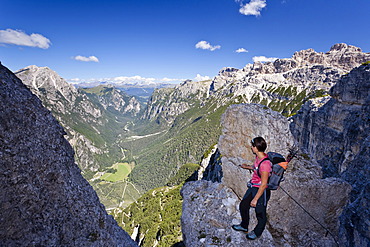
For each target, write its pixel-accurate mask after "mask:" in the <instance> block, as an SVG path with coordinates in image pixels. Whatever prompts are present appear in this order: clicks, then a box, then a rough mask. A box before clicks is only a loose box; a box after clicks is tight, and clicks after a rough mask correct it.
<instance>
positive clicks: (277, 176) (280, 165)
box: [257, 152, 288, 190]
mask: <svg viewBox="0 0 370 247" xmlns="http://www.w3.org/2000/svg"><path fill="white" fill-rule="evenodd" d="M266 160H269V161H270V162H271V168H272V169H271V173H270V176H269V180H268V183H267V189H269V190H276V189H277V188H279V185H280V182H281V181H284V177H283V176H284V172H285V170H286V169H287V168H288V161H286V160H285V158H284V156H282V155H281V154H279V153H275V152H268V153H267V158H265V159H263V160H261V162H260V163H259V164H258V168H257V174H258V176H259V177H261V174H260V171H259V168H260V165H261V163H262V162H264V161H266Z"/></svg>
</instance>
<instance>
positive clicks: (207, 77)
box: [194, 74, 211, 81]
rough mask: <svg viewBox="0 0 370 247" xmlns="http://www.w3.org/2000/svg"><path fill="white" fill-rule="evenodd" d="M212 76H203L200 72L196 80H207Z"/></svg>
mask: <svg viewBox="0 0 370 247" xmlns="http://www.w3.org/2000/svg"><path fill="white" fill-rule="evenodd" d="M210 79H211V78H210V77H209V76H201V75H200V74H197V76H196V77H195V78H194V81H207V80H210Z"/></svg>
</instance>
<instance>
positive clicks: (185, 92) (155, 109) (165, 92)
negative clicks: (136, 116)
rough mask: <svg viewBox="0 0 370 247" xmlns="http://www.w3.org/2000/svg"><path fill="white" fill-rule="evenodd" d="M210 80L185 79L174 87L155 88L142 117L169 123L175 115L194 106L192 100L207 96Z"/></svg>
mask: <svg viewBox="0 0 370 247" xmlns="http://www.w3.org/2000/svg"><path fill="white" fill-rule="evenodd" d="M210 83H211V81H203V82H193V81H190V80H188V81H185V82H184V83H182V84H181V85H179V86H176V87H175V88H161V89H158V90H156V91H155V92H154V93H153V95H152V97H151V98H150V99H149V102H148V107H147V109H146V111H145V113H144V116H143V118H144V119H149V120H154V119H156V120H158V121H163V122H164V123H165V124H171V123H172V122H173V121H174V120H175V118H176V116H178V115H180V114H182V113H184V112H185V111H187V110H189V109H190V108H191V107H193V106H194V101H196V100H202V99H204V98H207V92H208V89H209V85H210Z"/></svg>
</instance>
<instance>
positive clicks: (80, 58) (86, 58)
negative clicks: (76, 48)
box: [72, 55, 99, 63]
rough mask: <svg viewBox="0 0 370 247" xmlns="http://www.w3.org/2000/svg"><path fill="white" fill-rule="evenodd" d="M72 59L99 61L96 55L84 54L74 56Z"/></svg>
mask: <svg viewBox="0 0 370 247" xmlns="http://www.w3.org/2000/svg"><path fill="white" fill-rule="evenodd" d="M72 59H74V60H77V61H82V62H96V63H98V62H99V59H98V58H97V57H95V56H90V57H84V56H80V55H78V56H75V57H72Z"/></svg>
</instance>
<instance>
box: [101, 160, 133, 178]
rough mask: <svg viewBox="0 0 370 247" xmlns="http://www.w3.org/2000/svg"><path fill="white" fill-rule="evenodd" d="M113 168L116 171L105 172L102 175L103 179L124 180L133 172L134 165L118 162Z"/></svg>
mask: <svg viewBox="0 0 370 247" xmlns="http://www.w3.org/2000/svg"><path fill="white" fill-rule="evenodd" d="M111 168H113V169H114V170H115V172H114V173H109V172H107V173H105V174H104V175H102V176H101V177H100V179H101V180H104V181H108V182H117V181H122V180H124V179H126V178H127V176H128V175H129V174H130V173H131V170H132V165H130V164H128V163H116V164H114V165H113V166H112V167H111Z"/></svg>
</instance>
